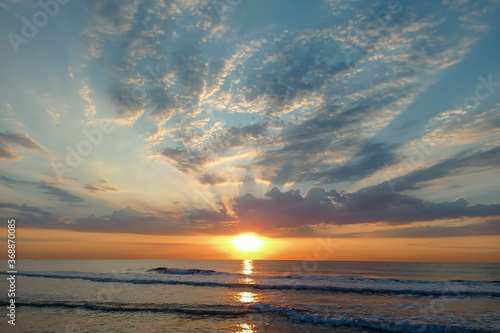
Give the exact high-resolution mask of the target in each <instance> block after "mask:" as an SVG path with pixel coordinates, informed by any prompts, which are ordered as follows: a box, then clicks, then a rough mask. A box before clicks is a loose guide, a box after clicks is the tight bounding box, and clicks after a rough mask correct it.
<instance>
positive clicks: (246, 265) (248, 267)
mask: <svg viewBox="0 0 500 333" xmlns="http://www.w3.org/2000/svg"><path fill="white" fill-rule="evenodd" d="M253 268H254V267H253V262H252V260H250V259H248V260H243V269H242V271H241V272H242V273H243V274H245V275H252V273H253Z"/></svg>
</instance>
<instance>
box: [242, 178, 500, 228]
mask: <svg viewBox="0 0 500 333" xmlns="http://www.w3.org/2000/svg"><path fill="white" fill-rule="evenodd" d="M266 197H268V198H266V199H260V198H255V197H254V196H253V195H251V194H247V195H245V196H243V197H238V198H235V199H234V200H235V204H234V206H233V210H234V212H235V213H236V215H237V216H238V217H239V218H240V220H241V223H242V224H243V225H246V226H255V227H256V228H262V229H264V230H269V229H273V228H297V227H301V226H306V225H315V224H320V223H327V224H334V225H343V224H358V223H374V222H384V223H389V224H393V225H400V224H410V223H413V222H416V221H432V220H440V219H446V218H459V217H488V216H500V204H492V205H481V204H477V205H468V203H467V202H466V201H465V199H463V198H459V199H457V200H455V201H454V202H441V203H432V202H427V201H424V200H421V199H416V198H412V197H410V196H407V195H402V194H399V193H395V192H392V191H390V190H389V189H388V188H386V187H371V188H365V189H362V190H360V191H357V192H354V193H346V192H342V193H338V192H337V191H335V190H331V191H326V190H325V189H322V188H311V189H309V190H308V191H307V193H306V194H305V195H304V196H302V195H301V194H300V192H299V191H298V190H290V191H288V192H281V191H280V190H279V189H278V188H273V189H272V190H271V191H269V192H267V193H266Z"/></svg>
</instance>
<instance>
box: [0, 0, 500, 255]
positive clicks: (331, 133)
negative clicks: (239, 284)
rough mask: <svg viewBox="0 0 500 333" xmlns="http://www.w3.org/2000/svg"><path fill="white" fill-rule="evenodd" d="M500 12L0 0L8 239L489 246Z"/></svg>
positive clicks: (123, 250) (156, 245) (192, 250)
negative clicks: (11, 225) (249, 237)
mask: <svg viewBox="0 0 500 333" xmlns="http://www.w3.org/2000/svg"><path fill="white" fill-rule="evenodd" d="M499 10H500V1H498V0H489V1H472V0H470V1H468V0H460V1H458V0H457V1H452V0H442V1H430V0H428V1H412V0H400V1H397V0H387V1H386V0H381V1H364V0H357V1H354V0H352V1H349V0H308V1H305V0H304V1H284V0H273V1H264V0H251V1H250V0H215V1H212V0H171V1H155V0H151V1H118V0H114V1H113V0H109V1H97V0H95V1H68V0H57V1H56V0H41V1H39V2H35V1H33V2H26V1H13V0H11V1H0V32H1V34H0V59H1V61H0V77H1V78H2V79H1V80H0V119H1V122H0V215H1V216H2V218H3V219H8V218H15V219H16V221H17V240H18V243H19V245H18V252H19V255H20V256H21V257H24V258H61V259H69V258H79V259H85V258H89V259H107V258H113V259H114V258H120V259H125V258H130V259H136V258H152V259H153V258H154V259H158V258H166V259H167V258H168V259H197V258H198V259H231V258H237V257H240V256H244V254H242V253H237V251H236V250H235V249H234V248H232V247H231V245H230V243H231V239H233V238H234V237H235V236H236V235H240V234H242V233H253V234H255V235H260V237H262V238H263V239H264V240H265V241H266V242H265V243H266V246H265V247H264V249H263V250H262V251H260V252H259V253H255V254H253V255H254V257H255V258H257V259H294V260H312V259H314V260H316V259H318V260H319V259H321V260H324V259H328V260H381V261H384V260H387V261H485V262H487V261H497V262H498V261H500V242H499V240H500V191H499V189H500V177H499V171H500V118H499V110H500V62H499V60H498V59H499V58H498V54H499V52H500V44H499V43H498V40H499V38H500V21H499V20H498V17H499ZM2 234H4V235H6V234H7V230H6V229H5V230H2ZM4 240H5V239H4ZM311 258H312V259H311Z"/></svg>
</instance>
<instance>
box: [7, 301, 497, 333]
mask: <svg viewBox="0 0 500 333" xmlns="http://www.w3.org/2000/svg"><path fill="white" fill-rule="evenodd" d="M8 304H9V303H8V302H1V301H0V306H5V305H8ZM16 306H19V307H24V306H28V307H38V308H67V309H83V310H88V311H101V312H163V313H177V314H181V315H189V316H219V317H242V316H246V315H248V314H255V313H263V314H273V315H275V316H280V317H285V318H288V319H289V320H290V321H292V322H295V323H306V324H313V325H324V326H334V327H346V326H347V327H355V328H364V329H375V330H382V331H386V332H411V333H425V332H432V333H449V332H454V333H488V332H491V331H489V330H484V329H478V328H476V327H472V326H460V325H457V324H447V325H446V324H438V323H427V322H423V321H410V320H404V321H403V320H400V319H397V318H394V319H392V321H391V320H389V319H388V318H383V319H381V318H380V317H374V316H371V317H370V316H363V315H349V316H346V315H332V314H318V313H310V312H308V311H307V310H303V309H298V308H293V307H287V306H276V305H271V304H265V303H255V304H252V305H249V306H236V305H227V304H223V305H220V304H216V305H213V304H210V305H203V304H199V305H195V306H193V305H190V306H187V305H184V304H154V303H149V304H141V303H139V304H117V303H107V304H106V303H104V304H92V303H75V302H23V301H18V302H16ZM429 320H431V319H430V318H429ZM268 321H269V318H268V319H266V322H268Z"/></svg>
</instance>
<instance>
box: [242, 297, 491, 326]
mask: <svg viewBox="0 0 500 333" xmlns="http://www.w3.org/2000/svg"><path fill="white" fill-rule="evenodd" d="M250 308H252V309H255V310H257V311H259V312H264V313H269V312H272V313H278V314H281V315H285V316H287V317H288V318H289V319H290V320H291V321H293V322H298V323H308V324H317V325H318V324H319V325H327V326H350V327H357V328H368V329H376V330H383V331H387V332H411V333H424V332H432V333H449V332H453V333H486V332H491V331H488V330H482V329H477V328H474V327H470V326H460V325H445V324H436V323H425V322H395V321H389V320H387V318H384V319H379V318H367V317H363V316H359V315H358V316H349V317H346V316H342V315H339V316H333V315H324V314H316V313H308V312H307V311H305V310H300V309H295V308H291V307H286V306H274V305H270V304H264V303H255V304H253V305H250Z"/></svg>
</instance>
